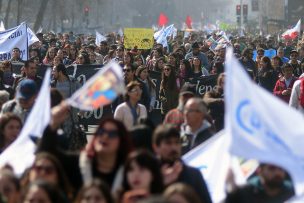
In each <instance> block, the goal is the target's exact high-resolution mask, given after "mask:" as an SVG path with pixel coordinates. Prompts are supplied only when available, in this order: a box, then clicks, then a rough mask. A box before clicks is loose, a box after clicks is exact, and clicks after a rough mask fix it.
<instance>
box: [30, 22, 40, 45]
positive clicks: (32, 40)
mask: <svg viewBox="0 0 304 203" xmlns="http://www.w3.org/2000/svg"><path fill="white" fill-rule="evenodd" d="M27 37H28V39H27V40H28V46H30V45H32V44H34V43H35V42H39V39H38V37H37V36H36V34H35V33H34V32H33V31H32V30H31V29H30V28H29V27H28V28H27Z"/></svg>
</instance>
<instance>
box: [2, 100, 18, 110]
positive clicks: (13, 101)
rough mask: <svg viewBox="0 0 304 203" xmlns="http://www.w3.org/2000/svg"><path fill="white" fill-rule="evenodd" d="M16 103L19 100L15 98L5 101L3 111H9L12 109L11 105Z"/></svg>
mask: <svg viewBox="0 0 304 203" xmlns="http://www.w3.org/2000/svg"><path fill="white" fill-rule="evenodd" d="M16 104H17V101H16V100H14V99H13V100H9V101H7V102H5V103H4V104H3V106H2V112H4V113H5V112H8V111H9V110H10V109H11V107H12V106H13V105H16Z"/></svg>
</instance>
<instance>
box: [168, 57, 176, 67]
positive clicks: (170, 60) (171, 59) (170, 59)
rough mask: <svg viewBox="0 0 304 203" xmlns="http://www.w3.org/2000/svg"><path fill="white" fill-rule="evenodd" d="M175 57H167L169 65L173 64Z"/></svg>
mask: <svg viewBox="0 0 304 203" xmlns="http://www.w3.org/2000/svg"><path fill="white" fill-rule="evenodd" d="M175 60H176V59H175V58H174V56H169V59H168V62H169V63H170V64H171V65H175Z"/></svg>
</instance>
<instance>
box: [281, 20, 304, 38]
mask: <svg viewBox="0 0 304 203" xmlns="http://www.w3.org/2000/svg"><path fill="white" fill-rule="evenodd" d="M300 32H301V19H300V20H299V21H298V23H297V24H296V25H295V26H294V27H293V28H291V29H288V30H287V31H285V32H284V33H283V34H282V37H283V38H284V39H295V38H297V37H298V36H299V34H300Z"/></svg>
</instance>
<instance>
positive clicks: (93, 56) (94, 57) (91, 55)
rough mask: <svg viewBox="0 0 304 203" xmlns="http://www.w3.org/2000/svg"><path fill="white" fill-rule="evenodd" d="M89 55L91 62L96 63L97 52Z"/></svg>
mask: <svg viewBox="0 0 304 203" xmlns="http://www.w3.org/2000/svg"><path fill="white" fill-rule="evenodd" d="M89 57H90V62H91V63H94V62H95V60H96V56H95V54H94V53H90V55H89Z"/></svg>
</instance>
